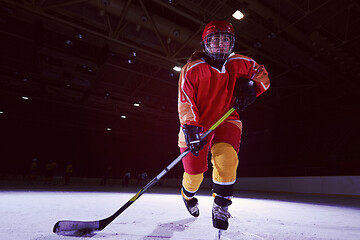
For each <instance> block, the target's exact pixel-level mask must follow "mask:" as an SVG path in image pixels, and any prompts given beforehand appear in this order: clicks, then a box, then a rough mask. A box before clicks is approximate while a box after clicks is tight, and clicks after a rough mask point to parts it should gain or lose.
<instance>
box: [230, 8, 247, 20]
mask: <svg viewBox="0 0 360 240" xmlns="http://www.w3.org/2000/svg"><path fill="white" fill-rule="evenodd" d="M232 16H233V18H235V19H237V20H240V19H242V18H243V17H244V14H243V13H242V12H240V11H239V10H236V11H235V12H234V13H233V15H232Z"/></svg>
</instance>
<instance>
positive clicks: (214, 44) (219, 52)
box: [202, 31, 235, 60]
mask: <svg viewBox="0 0 360 240" xmlns="http://www.w3.org/2000/svg"><path fill="white" fill-rule="evenodd" d="M202 45H203V48H204V51H205V53H206V54H207V55H208V56H209V57H210V58H212V59H213V60H226V59H227V58H228V57H229V55H230V53H232V51H233V50H234V45H235V36H234V34H232V33H229V32H228V31H217V32H214V33H210V34H208V35H207V36H205V38H204V40H203V42H202ZM226 45H228V48H227V49H224V48H226Z"/></svg>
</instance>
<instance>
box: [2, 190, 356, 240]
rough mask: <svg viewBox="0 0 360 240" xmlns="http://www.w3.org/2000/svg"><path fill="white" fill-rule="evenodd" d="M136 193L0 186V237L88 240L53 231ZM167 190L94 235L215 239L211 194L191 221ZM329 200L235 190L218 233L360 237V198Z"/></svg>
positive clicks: (99, 214)
mask: <svg viewBox="0 0 360 240" xmlns="http://www.w3.org/2000/svg"><path fill="white" fill-rule="evenodd" d="M136 190H138V189H134V192H129V193H126V192H76V191H33V190H31V191H21V190H16V191H0V216H1V220H0V239H6V240H58V239H69V240H70V239H71V240H74V239H90V238H89V237H79V238H74V237H68V236H60V235H56V234H54V233H52V228H53V226H54V224H55V223H56V222H57V221H58V220H87V221H89V220H99V219H102V218H106V217H108V216H110V215H111V214H113V213H114V212H115V211H116V210H117V209H118V208H120V207H121V206H122V205H123V204H124V203H126V202H127V201H128V200H129V199H130V198H131V197H132V196H133V195H134V194H135V192H136ZM172 192H173V193H166V190H164V191H162V192H161V193H145V194H144V195H143V196H141V197H140V198H139V199H138V200H137V201H136V202H135V203H134V204H133V205H131V206H130V207H129V208H128V209H127V210H126V211H125V212H123V213H122V214H121V215H120V216H119V217H118V218H117V219H115V220H114V221H113V222H112V223H111V224H110V225H109V226H107V227H106V228H105V229H104V230H102V231H100V232H98V233H97V234H95V235H94V236H92V237H91V239H104V240H115V239H116V240H133V239H134V240H135V239H136V240H150V239H184V240H187V239H189V240H190V239H199V240H200V239H214V238H215V235H216V232H217V231H216V230H215V229H213V227H212V222H211V207H212V201H213V199H212V197H211V196H210V193H209V195H199V196H198V199H199V208H200V216H199V217H198V218H194V217H192V216H191V215H190V214H189V213H188V212H187V210H186V209H185V207H184V206H183V204H184V203H183V201H182V199H181V196H180V194H178V193H177V194H175V193H174V191H172ZM176 192H177V191H176ZM243 195H244V197H243ZM298 198H300V199H298ZM326 198H327V197H326V196H322V197H319V196H312V197H307V196H306V197H304V196H302V195H295V197H294V195H289V196H288V195H279V197H277V195H268V196H266V195H265V196H264V195H261V197H259V196H258V195H257V194H255V193H254V194H253V195H252V196H251V194H250V195H249V193H241V192H240V193H236V197H235V198H234V199H233V204H232V205H231V206H230V208H229V211H230V213H231V215H232V218H230V220H229V223H230V226H229V229H228V230H227V231H224V232H223V239H244V240H248V239H252V240H262V239H266V240H269V239H274V240H275V239H276V240H285V239H286V240H297V239H299V240H308V239H309V240H310V239H311V240H320V239H321V240H342V239H346V240H358V239H360V207H359V204H353V203H354V201H356V200H358V199H356V198H355V200H353V199H352V200H351V201H348V202H346V198H339V202H336V199H335V200H334V199H333V198H332V201H326ZM330 198H331V197H330ZM324 199H325V200H324ZM344 199H345V200H344ZM340 200H341V202H340ZM349 203H350V204H349Z"/></svg>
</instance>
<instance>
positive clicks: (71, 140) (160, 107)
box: [0, 0, 360, 240]
mask: <svg viewBox="0 0 360 240" xmlns="http://www.w3.org/2000/svg"><path fill="white" fill-rule="evenodd" d="M235 12H241V13H242V14H243V16H242V18H241V17H240V18H239V19H236V18H235V17H236V16H234V13H235ZM211 20H227V21H229V22H231V23H232V25H233V27H234V28H235V37H236V43H235V52H236V53H239V54H243V55H245V56H249V57H251V58H252V59H254V60H255V61H256V62H257V63H259V64H263V65H264V66H265V68H266V69H267V71H268V72H269V78H270V83H271V85H270V88H269V89H268V91H266V92H265V93H264V94H262V95H260V96H259V97H258V98H257V100H256V102H255V103H254V104H252V105H251V106H249V107H248V108H247V109H246V110H245V111H243V112H241V113H240V118H241V121H242V123H243V132H242V138H241V146H240V151H239V166H238V170H237V179H236V183H235V186H234V190H235V192H234V198H233V199H232V206H231V207H230V208H229V211H230V212H231V215H232V217H231V218H229V224H230V227H229V229H228V230H227V231H224V233H223V235H222V237H221V239H223V240H226V239H233V240H234V239H242V240H245V239H247V240H249V239H253V240H262V239H263V240H265V239H266V240H269V239H277V240H289V239H291V240H297V239H299V240H324V239H326V240H343V239H346V240H358V239H359V236H360V229H359V226H360V201H359V196H360V188H359V186H360V147H359V146H360V138H359V136H360V124H359V123H360V107H359V99H360V96H359V95H360V94H359V83H360V27H359V25H360V4H359V1H357V0H324V1H323V0H286V1H285V0H222V1H218V0H199V1H196V0H63V1H58V0H0V43H1V44H0V160H1V162H0V163H1V164H0V215H1V216H2V217H1V219H0V225H1V230H0V239H13V240H23V239H31V240H58V239H64V240H65V239H69V240H70V239H74V238H73V236H59V235H61V234H60V233H59V232H56V233H57V234H55V233H53V227H54V226H55V230H56V226H61V228H59V229H66V228H68V229H70V230H71V229H73V227H75V228H79V226H85V225H86V224H85V225H81V224H84V222H81V224H78V225H76V224H73V225H71V223H68V222H61V224H60V225H59V224H58V225H56V224H55V223H56V222H57V221H59V220H62V219H70V220H77V221H85V220H86V221H91V222H90V223H89V222H87V225H86V227H83V229H81V231H80V233H81V234H85V235H86V234H87V236H83V235H82V236H77V237H79V238H81V239H88V237H92V238H93V239H97V238H98V239H100V238H101V239H107V240H118V239H128V240H133V239H134V240H135V239H136V240H139V239H144V240H145V239H146V240H150V239H181V240H190V239H191V240H193V239H212V238H213V237H214V236H215V237H216V239H220V238H219V235H220V233H221V232H216V231H217V229H215V228H213V226H212V223H211V219H212V217H211V209H212V204H213V198H212V197H211V193H212V192H211V171H210V170H211V163H210V161H209V168H210V169H209V170H208V171H207V172H206V173H205V178H204V182H203V183H202V185H201V190H200V191H199V193H198V195H197V196H198V199H199V208H200V212H201V214H200V216H199V217H198V218H192V217H191V216H190V215H189V214H188V212H187V211H186V209H185V206H184V203H183V200H182V197H181V195H180V186H181V179H182V174H183V167H182V164H181V163H179V164H177V165H176V166H175V167H174V168H172V169H171V170H170V171H169V172H168V173H167V174H166V175H164V177H163V178H162V179H161V180H160V181H159V182H156V184H154V185H153V188H151V189H150V188H149V191H148V192H147V193H146V194H144V195H143V197H142V198H141V199H139V200H138V201H136V202H137V203H136V204H134V206H131V207H129V204H132V203H133V202H134V201H135V200H137V198H138V197H139V195H140V196H141V195H142V193H143V192H141V191H142V190H143V189H144V188H146V186H147V185H145V184H146V183H149V182H150V183H152V181H151V179H154V178H155V177H156V176H158V174H159V173H161V172H162V170H163V169H164V168H165V167H166V166H168V164H170V163H171V162H172V161H174V159H177V158H178V156H179V154H180V151H179V148H178V146H177V144H178V143H177V141H178V133H179V129H180V124H179V119H178V111H177V101H178V96H177V94H178V81H179V75H180V73H179V70H180V69H181V67H182V66H184V65H185V64H186V62H187V59H188V58H189V56H190V55H191V54H192V53H193V52H194V51H195V50H201V45H200V42H201V34H202V31H203V29H204V27H205V25H206V24H207V23H208V22H210V21H211ZM179 159H180V158H179ZM144 186H145V187H144ZM139 189H140V191H139ZM146 190H147V189H146ZM134 194H136V195H134ZM129 199H130V200H129ZM124 203H125V205H123V206H125V207H126V208H127V207H129V209H127V210H126V211H124V213H122V212H121V215H120V216H117V217H116V218H114V219H112V220H111V222H107V223H108V224H109V226H108V227H106V228H105V229H103V230H102V231H101V232H98V233H93V232H92V231H90V230H91V229H95V228H96V226H95V225H96V224H99V222H98V221H94V220H100V219H102V220H104V219H106V218H107V217H108V216H111V215H112V214H113V213H114V212H117V210H118V209H119V208H120V207H121V206H122V204H124ZM119 210H121V208H120V209H119ZM102 223H103V222H102ZM110 223H111V224H110ZM54 224H55V225H54ZM62 224H63V225H62ZM67 224H68V225H67ZM89 225H91V227H90V228H89ZM55 230H54V231H55ZM74 234H75V233H73V235H74ZM76 234H78V233H76ZM215 234H217V235H215Z"/></svg>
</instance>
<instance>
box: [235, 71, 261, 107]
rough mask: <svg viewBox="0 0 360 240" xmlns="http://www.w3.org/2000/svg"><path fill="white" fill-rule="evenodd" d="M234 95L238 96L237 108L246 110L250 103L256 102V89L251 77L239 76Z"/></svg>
mask: <svg viewBox="0 0 360 240" xmlns="http://www.w3.org/2000/svg"><path fill="white" fill-rule="evenodd" d="M234 96H235V97H236V102H235V106H234V107H235V108H236V109H238V110H240V111H244V110H245V108H247V107H248V106H249V105H250V104H252V103H253V102H255V99H256V89H255V85H254V81H253V80H251V79H245V78H239V79H237V80H236V84H235V89H234Z"/></svg>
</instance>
